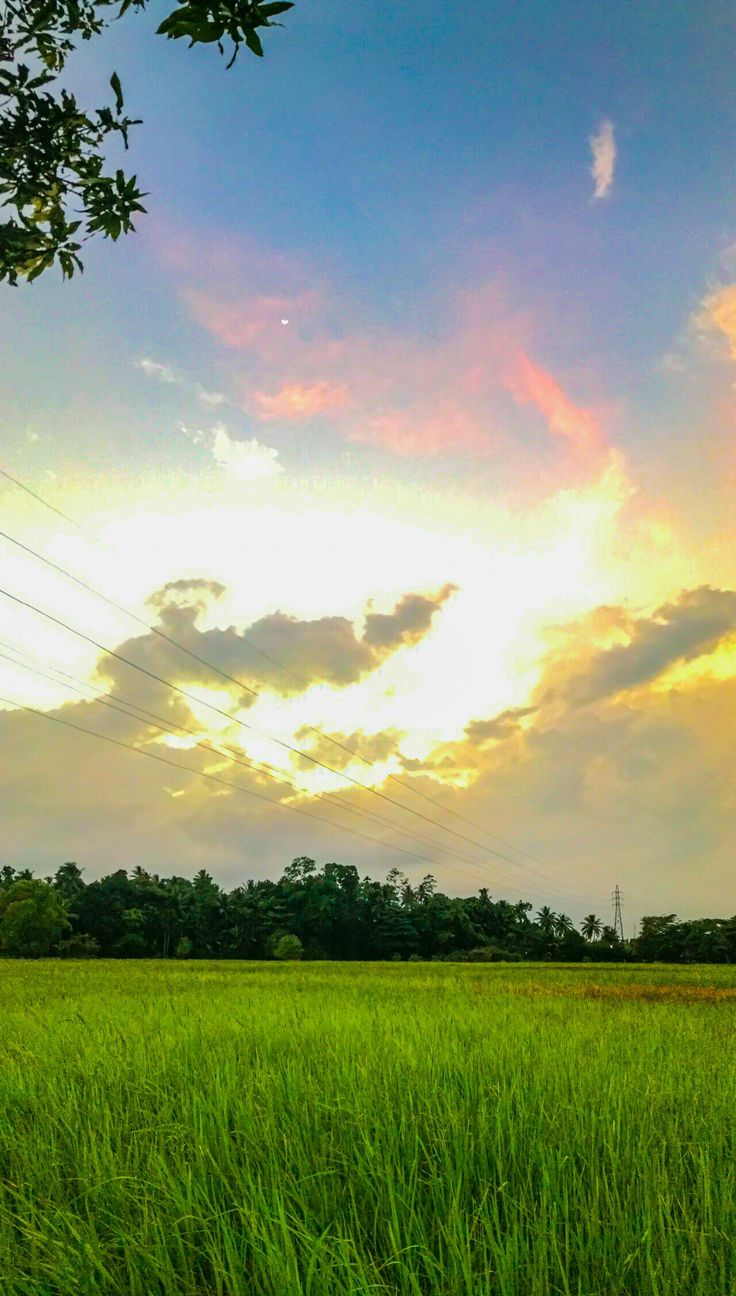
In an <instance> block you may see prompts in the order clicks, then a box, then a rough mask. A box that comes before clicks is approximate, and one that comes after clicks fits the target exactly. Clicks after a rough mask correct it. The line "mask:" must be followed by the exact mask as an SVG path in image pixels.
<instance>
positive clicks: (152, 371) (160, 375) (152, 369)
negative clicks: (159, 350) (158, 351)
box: [138, 356, 180, 383]
mask: <svg viewBox="0 0 736 1296" xmlns="http://www.w3.org/2000/svg"><path fill="white" fill-rule="evenodd" d="M138 368H139V369H142V370H143V372H144V374H145V375H146V377H147V378H155V379H156V380H157V381H158V382H162V383H178V382H179V381H180V379H179V378H178V377H177V375H176V373H175V372H174V370H173V369H172V368H170V366H169V365H165V364H159V362H158V360H149V358H148V356H143V357H142V359H140V360H139V361H138Z"/></svg>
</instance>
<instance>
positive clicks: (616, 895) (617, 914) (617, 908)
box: [611, 883, 624, 941]
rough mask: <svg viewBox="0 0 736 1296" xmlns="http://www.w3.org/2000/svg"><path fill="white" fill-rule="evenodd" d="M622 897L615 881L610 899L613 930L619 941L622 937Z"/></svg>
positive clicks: (622, 894)
mask: <svg viewBox="0 0 736 1296" xmlns="http://www.w3.org/2000/svg"><path fill="white" fill-rule="evenodd" d="M623 899H624V893H623V891H622V890H621V888H620V886H619V885H618V883H616V886H615V887H614V890H613V893H612V895H611V900H612V902H613V930H614V931H615V933H616V935H617V936H618V938H619V940H621V941H622V940H623V938H624V921H623V918H622V917H621V906H622V904H623Z"/></svg>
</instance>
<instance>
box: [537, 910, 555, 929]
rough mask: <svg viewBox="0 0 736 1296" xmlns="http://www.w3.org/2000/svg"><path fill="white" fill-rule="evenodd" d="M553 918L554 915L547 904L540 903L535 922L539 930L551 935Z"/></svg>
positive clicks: (553, 927) (553, 926) (553, 923)
mask: <svg viewBox="0 0 736 1296" xmlns="http://www.w3.org/2000/svg"><path fill="white" fill-rule="evenodd" d="M555 918H556V915H555V914H554V913H553V911H552V910H551V909H550V907H549V905H542V908H541V909H539V910H538V911H537V922H538V924H539V926H540V928H541V930H542V931H543V932H545V933H546V934H547V935H548V936H549V935H551V933H552V932H553V931H554V929H555Z"/></svg>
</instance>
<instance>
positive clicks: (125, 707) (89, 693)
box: [0, 644, 552, 895]
mask: <svg viewBox="0 0 736 1296" xmlns="http://www.w3.org/2000/svg"><path fill="white" fill-rule="evenodd" d="M5 646H6V647H8V646H10V645H7V644H6V645H5ZM10 647H11V652H13V653H15V654H16V655H17V656H21V657H22V656H25V654H23V653H21V652H20V651H19V650H18V649H16V648H13V647H12V646H10ZM0 659H3V660H5V661H8V662H10V663H11V665H13V666H19V667H20V668H21V669H22V670H25V671H29V672H30V673H31V674H32V675H35V676H38V677H39V678H41V679H46V680H49V681H50V682H51V683H54V684H61V686H62V687H64V688H66V689H69V690H70V691H71V692H73V693H76V694H77V695H78V696H80V697H82V698H84V699H85V700H87V701H89V702H91V703H96V704H98V705H100V706H105V707H109V708H110V710H112V711H117V712H118V713H119V714H121V715H125V716H127V717H128V718H129V719H133V720H139V721H140V720H143V721H144V723H146V724H148V725H149V726H150V725H152V726H153V728H155V729H158V730H159V731H160V732H161V733H165V734H168V735H169V736H171V737H176V736H177V735H176V734H174V732H173V731H174V729H176V730H178V731H179V733H181V734H186V735H187V736H189V737H192V738H194V739H195V743H194V745H195V746H197V747H200V748H201V749H202V750H203V751H207V752H210V753H212V754H214V755H217V756H221V757H224V758H225V759H226V760H229V761H232V762H234V763H235V764H237V765H242V766H243V767H244V768H247V769H249V770H256V771H257V772H259V773H260V772H263V773H266V776H267V777H268V778H270V779H271V780H272V781H275V782H279V783H282V784H285V785H286V786H287V787H290V788H292V790H293V791H294V792H296V793H297V795H304V791H303V789H301V788H299V787H298V785H297V784H296V783H294V782H293V781H292V780H291V779H289V778H288V776H287V775H286V774H285V773H284V772H283V771H282V770H280V769H278V768H277V767H276V766H274V765H269V764H267V763H266V762H263V761H254V760H252V759H251V758H250V757H247V756H244V755H243V753H242V752H238V751H237V750H236V749H234V748H232V747H230V746H229V744H227V743H223V744H222V745H221V746H216V745H215V744H214V743H212V742H210V741H209V740H207V739H201V738H198V737H197V732H196V730H193V729H189V728H187V726H186V725H181V724H179V723H178V722H177V721H175V720H171V719H169V720H168V722H167V721H166V719H165V717H163V716H159V715H157V714H156V713H155V712H153V711H146V710H145V709H144V708H142V707H138V706H137V704H136V703H135V702H129V701H128V700H127V699H125V698H120V697H118V696H117V695H116V694H114V693H109V692H108V693H103V694H102V695H95V691H94V689H92V688H91V686H89V685H87V684H85V683H84V682H83V681H81V680H78V681H77V684H78V685H80V686H81V687H78V686H75V685H74V684H71V683H68V682H64V681H63V680H57V679H54V677H53V676H52V675H49V674H48V673H47V672H45V671H43V670H40V669H38V667H37V666H33V665H27V664H26V663H25V662H23V661H18V660H16V657H11V656H9V655H8V653H4V652H0ZM51 669H52V670H56V668H55V667H52V668H51ZM60 673H61V674H64V675H66V674H67V672H65V671H64V672H60ZM68 678H69V679H75V678H76V677H74V676H68ZM117 703H121V705H116V704H117ZM130 708H135V711H133V710H131V709H130ZM135 712H142V713H143V714H142V715H138V714H136V713H135ZM43 714H46V713H45V712H44V713H43ZM147 717H148V719H147ZM99 736H100V737H104V735H99ZM136 750H137V749H136ZM182 768H184V767H182ZM190 772H192V773H198V772H199V771H197V770H191V771H190ZM308 795H309V796H310V798H311V799H319V800H323V801H326V802H328V803H329V804H330V805H336V806H338V807H339V808H341V809H344V810H347V812H348V813H349V814H353V815H355V816H357V817H358V818H360V819H366V820H368V821H369V822H372V823H375V824H378V825H379V826H380V827H385V828H388V829H389V831H390V832H392V833H394V834H396V835H398V836H400V837H405V838H407V839H408V840H409V841H414V842H416V843H417V844H419V845H422V846H425V847H426V846H429V847H430V849H432V850H435V851H440V852H443V851H444V850H445V847H444V845H443V844H442V843H441V842H437V841H431V840H429V839H427V838H426V837H421V836H419V835H418V834H417V833H415V832H410V831H408V830H407V829H404V828H401V827H400V826H399V825H397V824H395V823H393V822H392V821H391V820H390V819H386V818H385V817H384V816H382V815H377V814H375V812H373V811H371V810H365V809H362V810H360V809H358V807H357V806H353V805H352V804H351V803H350V802H349V801H346V800H345V799H344V798H343V797H340V796H337V795H336V794H335V793H332V792H310V793H308ZM274 804H283V803H279V802H274ZM325 822H330V821H329V820H326V821H325ZM336 826H337V825H336ZM370 840H373V839H370ZM375 840H378V839H375ZM382 844H384V845H386V846H388V843H382ZM397 849H400V848H397ZM407 853H408V854H413V855H414V857H415V858H416V859H425V857H423V856H419V855H416V853H415V852H412V851H410V852H407ZM450 858H451V859H455V860H459V861H462V863H464V864H467V865H469V866H470V867H471V868H472V869H475V870H476V872H475V877H476V878H478V879H480V880H481V881H484V882H485V881H487V878H486V876H485V875H484V874H483V873H482V872H480V870H482V869H484V868H489V867H490V866H489V865H486V864H485V862H484V861H481V860H473V859H470V858H469V857H468V856H466V855H459V854H457V853H456V852H453V853H452V855H451V857H450ZM425 862H428V863H431V864H434V865H442V867H446V868H452V867H453V866H452V865H451V864H448V863H447V861H446V860H444V859H443V860H437V859H429V858H427V859H426V861H425ZM456 871H459V870H456ZM464 871H465V870H463V872H464ZM501 880H505V879H503V878H501ZM545 894H548V895H551V894H552V893H551V892H545Z"/></svg>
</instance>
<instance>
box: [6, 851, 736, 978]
mask: <svg viewBox="0 0 736 1296" xmlns="http://www.w3.org/2000/svg"><path fill="white" fill-rule="evenodd" d="M580 926H581V930H580V931H577V930H576V929H575V927H574V925H573V923H572V921H571V919H570V918H569V917H568V916H567V915H566V914H563V913H554V912H553V911H552V910H551V909H550V908H549V907H548V906H546V905H545V906H542V907H541V908H540V909H539V910H537V911H536V913H535V912H534V911H533V907H532V905H531V904H530V903H529V902H527V901H521V902H517V903H515V904H512V903H510V902H509V901H507V900H502V899H499V900H496V899H493V898H492V897H491V896H490V895H489V893H488V891H487V890H486V889H485V888H481V890H480V891H479V892H478V894H477V895H474V896H467V897H460V896H447V895H444V894H443V893H442V892H440V891H438V890H437V886H436V883H435V880H434V878H433V877H431V876H430V875H428V876H426V877H425V878H424V879H423V881H422V882H421V883H419V885H418V886H417V885H412V884H411V883H410V882H409V881H408V879H407V878H406V877H404V875H403V874H402V873H400V872H399V871H398V870H397V869H392V870H391V871H390V872H389V874H388V875H387V877H386V880H385V881H384V882H376V881H373V880H372V879H371V878H370V877H361V876H360V875H359V873H358V870H357V868H356V867H355V866H354V865H352V864H347V865H346V864H336V863H328V864H325V865H324V866H323V867H321V868H320V867H318V865H317V864H316V862H315V861H314V860H313V859H309V858H308V857H306V856H300V857H299V858H297V859H295V860H293V861H292V862H291V863H290V864H289V865H288V866H287V867H286V868H285V869H284V872H283V874H282V875H281V877H280V878H279V879H278V881H271V880H268V879H263V880H260V881H253V880H250V881H247V882H245V883H243V884H242V885H241V886H237V887H235V888H234V889H233V890H232V891H229V892H228V891H225V890H224V889H223V888H222V887H220V886H218V884H217V883H216V882H215V881H214V880H213V878H212V877H211V876H210V875H209V874H208V873H207V872H205V870H201V871H200V872H199V873H197V875H196V877H194V878H193V879H191V880H190V879H188V878H182V877H170V878H161V877H159V876H158V875H157V874H155V873H149V872H147V871H146V870H145V869H144V868H141V867H140V866H137V867H135V868H134V869H132V871H130V872H128V871H126V870H125V869H118V870H117V871H116V872H114V873H110V874H108V875H107V876H106V877H103V878H100V879H99V880H97V881H94V882H90V883H86V882H85V880H84V877H83V875H82V871H81V869H80V868H79V867H78V865H77V864H75V863H66V864H62V865H61V867H60V868H58V869H57V870H56V873H55V874H54V875H53V877H49V878H47V879H45V880H40V879H36V878H33V877H32V875H31V874H30V873H29V872H28V871H27V870H25V871H22V872H17V871H16V870H14V869H13V868H11V867H9V866H8V865H6V866H5V867H4V868H2V869H0V952H2V953H4V954H5V955H15V956H19V957H23V956H25V957H38V956H43V955H49V954H59V955H61V956H66V957H74V956H77V957H79V956H85V955H86V956H96V955H101V956H104V957H107V958H171V957H178V958H190V957H191V958H242V959H262V958H278V959H291V958H302V957H304V958H310V959H366V960H370V959H417V958H418V959H452V960H460V961H495V960H507V961H517V960H521V959H545V960H546V959H555V960H563V961H570V962H580V961H582V960H583V959H590V960H596V961H598V960H622V959H635V960H643V961H650V960H662V961H666V962H676V963H679V962H692V963H719V962H732V961H734V960H736V917H733V918H730V919H718V918H703V919H698V920H693V921H687V922H678V921H677V918H676V916H675V915H674V914H667V915H663V916H653V917H647V918H644V919H642V923H641V930H640V933H639V935H638V936H637V937H636V938H635V939H634V940H633V941H626V942H621V941H620V940H619V939H618V938H617V935H616V933H615V931H614V930H613V928H612V927H610V926H607V925H606V924H604V923H602V922H601V920H600V919H599V918H598V917H596V915H595V914H588V915H587V916H586V917H585V918H584V919H583V922H582V923H581V925H580Z"/></svg>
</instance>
